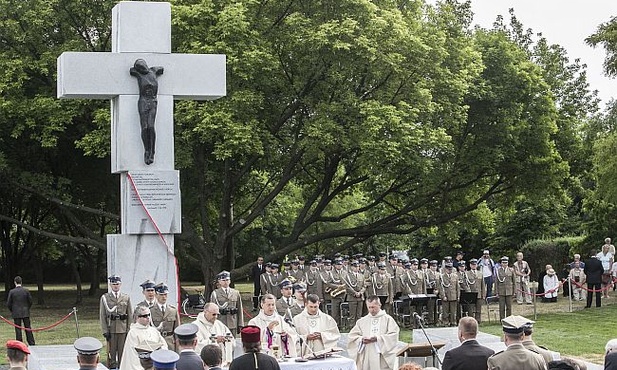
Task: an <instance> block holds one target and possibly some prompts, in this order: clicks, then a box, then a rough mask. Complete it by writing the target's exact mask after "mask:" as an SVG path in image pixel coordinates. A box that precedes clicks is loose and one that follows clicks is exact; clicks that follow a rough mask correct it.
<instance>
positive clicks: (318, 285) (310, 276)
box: [305, 269, 325, 299]
mask: <svg viewBox="0 0 617 370" xmlns="http://www.w3.org/2000/svg"><path fill="white" fill-rule="evenodd" d="M305 276H306V290H307V293H308V294H317V296H318V297H319V299H323V297H324V292H323V290H324V282H325V281H324V278H323V277H322V276H321V272H320V271H319V269H315V270H314V271H313V270H310V269H309V270H308V271H307V272H306V274H305Z"/></svg>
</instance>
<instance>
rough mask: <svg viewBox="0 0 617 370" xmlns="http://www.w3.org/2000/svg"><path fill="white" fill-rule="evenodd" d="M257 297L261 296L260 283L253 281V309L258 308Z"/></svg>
mask: <svg viewBox="0 0 617 370" xmlns="http://www.w3.org/2000/svg"><path fill="white" fill-rule="evenodd" d="M259 297H261V285H259V282H255V283H253V309H259Z"/></svg>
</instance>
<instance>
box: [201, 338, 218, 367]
mask: <svg viewBox="0 0 617 370" xmlns="http://www.w3.org/2000/svg"><path fill="white" fill-rule="evenodd" d="M201 359H202V360H203V362H204V365H206V366H205V369H206V370H223V368H222V367H221V362H222V361H223V351H222V350H221V347H219V346H217V345H216V344H208V345H206V346H205V347H204V348H202V349H201Z"/></svg>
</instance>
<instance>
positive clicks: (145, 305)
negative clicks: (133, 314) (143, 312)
mask: <svg viewBox="0 0 617 370" xmlns="http://www.w3.org/2000/svg"><path fill="white" fill-rule="evenodd" d="M155 305H156V299H154V300H153V301H152V302H148V301H146V300H145V299H144V300H143V301H141V302H139V303H137V306H144V307H148V308H152V307H154V306H155Z"/></svg>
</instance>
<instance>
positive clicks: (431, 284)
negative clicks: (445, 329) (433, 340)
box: [426, 260, 441, 324]
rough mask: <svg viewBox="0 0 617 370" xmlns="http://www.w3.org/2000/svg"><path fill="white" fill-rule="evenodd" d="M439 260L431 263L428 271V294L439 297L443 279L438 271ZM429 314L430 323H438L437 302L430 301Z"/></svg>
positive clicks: (434, 300)
mask: <svg viewBox="0 0 617 370" xmlns="http://www.w3.org/2000/svg"><path fill="white" fill-rule="evenodd" d="M438 263H439V262H437V260H430V261H429V269H428V270H427V271H426V293H427V294H435V295H436V296H439V291H440V289H439V280H440V279H441V274H440V273H439V271H437V264H438ZM428 312H429V321H430V323H431V324H434V323H436V322H437V317H438V316H437V314H436V312H437V300H436V299H429V301H428Z"/></svg>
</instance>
